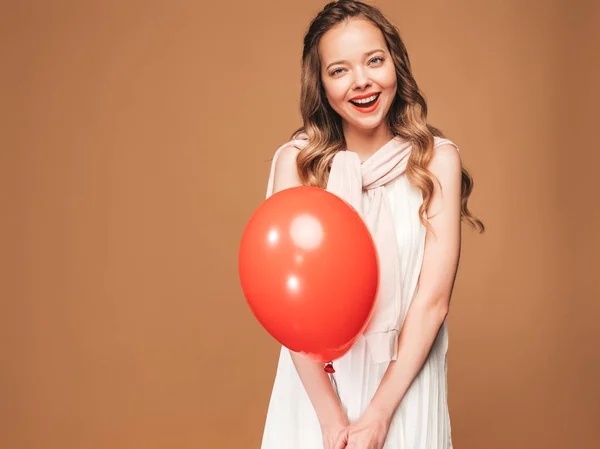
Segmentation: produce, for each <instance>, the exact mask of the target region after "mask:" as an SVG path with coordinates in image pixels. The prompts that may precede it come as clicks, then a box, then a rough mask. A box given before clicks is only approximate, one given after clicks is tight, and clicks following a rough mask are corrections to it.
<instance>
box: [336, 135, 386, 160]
mask: <svg viewBox="0 0 600 449" xmlns="http://www.w3.org/2000/svg"><path fill="white" fill-rule="evenodd" d="M393 137H394V135H393V134H392V133H391V132H390V130H389V128H388V127H387V126H378V127H377V128H375V129H372V130H364V129H358V128H355V127H352V128H346V129H344V138H345V139H346V148H347V149H348V150H349V151H352V152H354V153H356V154H358V157H359V158H360V160H361V161H366V160H367V159H368V158H370V157H371V156H372V155H373V154H375V153H376V152H377V150H379V149H380V148H381V147H382V146H384V145H385V144H386V143H388V142H389V141H390V140H391V139H392V138H393Z"/></svg>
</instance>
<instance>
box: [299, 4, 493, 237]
mask: <svg viewBox="0 0 600 449" xmlns="http://www.w3.org/2000/svg"><path fill="white" fill-rule="evenodd" d="M351 18H363V19H367V20H369V21H371V22H372V23H373V24H374V25H375V26H377V27H378V28H379V29H380V30H381V32H382V34H383V37H384V39H385V42H386V44H387V47H388V50H389V52H390V55H391V57H392V60H393V61H394V66H395V69H396V77H397V85H398V88H397V95H396V97H395V98H394V100H393V102H392V104H391V107H390V110H389V113H388V116H387V123H388V126H389V128H390V130H391V132H392V134H393V135H395V136H400V137H402V138H404V139H406V140H408V141H410V142H411V145H412V151H411V155H410V158H409V160H408V164H407V167H406V175H407V177H408V179H409V181H410V182H411V184H413V185H414V186H416V187H418V188H419V189H420V190H421V191H422V194H423V203H422V205H421V207H420V208H419V215H420V220H421V222H422V223H423V225H424V226H425V227H427V228H430V226H429V223H428V221H427V216H426V211H427V208H428V207H429V203H430V202H431V197H432V195H433V191H434V179H436V180H437V178H435V176H434V175H433V174H432V173H431V172H430V171H429V170H427V166H428V165H429V162H430V161H431V159H432V157H433V143H434V140H433V138H434V136H439V137H443V134H442V132H441V131H440V130H439V129H437V128H434V127H433V126H431V125H428V124H427V103H426V102H425V98H424V97H423V95H422V93H421V92H420V91H419V87H418V86H417V83H416V81H415V79H414V77H413V75H412V72H411V67H410V61H409V58H408V53H407V51H406V47H405V46H404V43H403V42H402V39H401V38H400V33H399V31H398V29H397V28H396V27H395V26H394V25H392V24H391V23H390V22H389V21H388V20H387V19H386V18H385V16H384V15H383V14H382V13H381V11H379V10H378V9H377V8H375V7H374V6H371V5H368V4H366V3H363V2H360V1H353V0H340V1H334V2H330V3H328V4H327V5H326V6H325V7H324V8H323V10H322V11H321V12H320V13H319V14H318V15H317V16H316V17H315V18H314V19H313V21H312V22H311V23H310V26H309V29H308V31H307V33H306V36H305V37H304V49H303V52H302V75H301V95H300V111H301V114H302V120H303V123H304V125H303V126H302V127H300V128H299V129H297V130H296V131H295V132H294V133H293V134H292V136H291V139H294V138H296V137H297V136H298V134H300V133H306V134H307V135H308V138H309V144H308V145H307V146H306V147H305V148H304V149H302V150H301V151H300V152H299V154H298V157H297V168H298V174H299V176H300V179H301V181H302V183H303V185H307V186H317V187H321V188H325V187H326V185H327V180H328V177H329V169H330V164H331V161H332V159H333V157H334V155H335V154H336V153H337V152H338V151H344V150H345V138H344V133H343V130H342V120H341V117H340V116H339V115H338V114H337V112H335V111H334V110H333V108H332V107H331V106H330V105H329V102H328V101H327V98H326V96H325V91H324V88H323V83H322V81H321V76H320V73H321V63H320V59H319V53H318V45H319V42H320V40H321V38H322V36H323V35H324V34H325V33H326V32H327V31H328V30H329V29H331V28H332V27H333V26H335V25H337V24H339V23H341V22H346V21H348V20H349V19H351ZM438 183H439V181H438ZM461 184H462V187H461V219H462V218H463V217H464V219H465V220H466V221H468V222H469V223H470V224H471V226H473V227H474V228H476V229H478V230H479V232H484V230H485V226H484V224H483V223H482V222H481V221H480V220H479V219H477V218H475V217H474V216H473V215H472V214H471V213H470V212H469V209H468V208H467V201H468V199H469V196H470V195H471V191H472V190H473V178H472V177H471V176H470V175H469V173H468V171H467V170H466V169H465V168H462V181H461Z"/></svg>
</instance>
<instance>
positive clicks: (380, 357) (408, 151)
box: [262, 1, 484, 449]
mask: <svg viewBox="0 0 600 449" xmlns="http://www.w3.org/2000/svg"><path fill="white" fill-rule="evenodd" d="M301 111H302V118H303V122H304V124H303V126H302V127H301V128H300V129H299V130H297V131H296V132H295V133H294V134H293V135H292V140H291V141H290V142H287V143H285V144H284V145H282V146H281V147H280V148H279V149H278V150H277V151H276V152H275V156H274V158H273V163H272V166H271V172H270V177H269V184H268V189H267V197H268V196H270V195H272V194H274V193H275V192H278V191H280V190H283V189H286V188H289V187H294V186H299V185H311V186H317V187H322V188H326V189H327V190H329V191H331V192H333V193H336V194H338V195H339V196H341V197H342V198H343V199H345V200H346V201H347V202H349V203H350V204H351V205H352V206H354V207H355V208H356V210H357V211H358V212H359V213H360V214H361V215H362V216H363V218H364V220H365V222H366V223H367V225H368V226H369V229H370V231H371V233H372V235H373V238H374V241H375V243H376V246H377V251H378V256H379V261H380V263H379V266H380V273H379V274H380V276H379V279H380V282H379V291H378V294H377V298H376V304H375V310H374V313H373V316H372V318H371V320H370V322H369V323H368V326H367V328H366V329H365V330H364V332H363V333H362V335H361V336H360V337H359V338H358V339H357V340H356V342H355V343H354V345H353V346H352V348H351V349H350V351H349V352H347V353H346V354H345V355H344V356H343V357H341V358H340V359H338V360H336V361H335V373H332V372H330V371H327V372H326V371H324V370H323V365H322V364H319V363H317V362H315V361H313V360H311V359H309V358H308V357H306V356H305V355H303V354H298V353H294V352H291V351H289V350H288V349H286V348H284V347H282V348H281V354H280V359H279V365H278V368H277V375H276V378H275V384H274V386H273V392H272V395H271V401H270V404H269V410H268V414H267V420H266V425H265V429H264V435H263V443H262V449H281V448H285V449H319V448H325V449H343V448H345V447H348V448H354V449H382V448H385V449H404V448H411V449H450V448H452V438H451V431H450V417H449V413H448V405H447V394H446V392H447V384H446V353H447V348H448V335H447V328H446V315H447V313H448V308H449V302H450V296H451V293H452V288H453V285H454V279H455V276H456V272H457V269H458V261H459V254H460V234H461V219H463V218H464V219H465V220H466V221H468V222H469V223H470V224H472V225H473V226H475V227H477V228H479V230H480V231H483V230H484V227H483V223H481V221H479V220H478V219H477V218H475V217H473V216H472V215H471V214H470V212H469V211H468V209H467V200H468V197H469V195H470V193H471V188H472V179H471V177H470V175H469V173H468V172H467V171H466V170H465V169H464V168H463V167H462V164H461V160H460V156H459V153H458V151H457V150H458V147H457V146H456V145H455V144H454V143H452V142H451V141H450V140H448V139H445V138H443V136H442V133H441V132H440V131H439V130H437V129H436V128H434V127H432V126H430V125H429V124H428V123H427V105H426V103H425V100H424V98H423V96H422V95H421V93H420V92H419V88H418V86H417V83H416V81H415V80H414V78H413V76H412V73H411V68H410V62H409V59H408V54H407V52H406V49H405V47H404V44H403V43H402V41H401V39H400V36H399V34H398V31H397V30H396V28H395V27H394V26H393V25H391V24H390V22H389V21H388V20H387V19H386V18H385V17H384V16H383V15H382V14H381V12H380V11H379V10H378V9H376V8H374V7H373V6H370V5H367V4H365V3H362V2H357V1H338V2H332V3H329V4H328V5H326V6H325V8H324V9H323V10H322V11H321V12H320V13H319V14H318V15H317V17H316V18H315V19H314V20H313V21H312V22H311V24H310V27H309V30H308V33H307V34H306V36H305V38H304V51H303V59H302V93H301ZM442 191H443V195H442ZM340 269H343V267H340Z"/></svg>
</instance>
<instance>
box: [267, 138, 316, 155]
mask: <svg viewBox="0 0 600 449" xmlns="http://www.w3.org/2000/svg"><path fill="white" fill-rule="evenodd" d="M307 145H308V134H306V133H304V132H297V133H295V134H294V135H293V136H292V138H291V139H290V140H288V141H287V142H285V143H284V144H283V145H281V146H279V148H277V150H276V151H275V155H274V158H280V157H284V158H295V157H296V155H297V154H298V152H299V151H300V150H302V149H303V148H305V147H306V146H307Z"/></svg>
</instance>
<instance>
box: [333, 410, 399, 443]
mask: <svg viewBox="0 0 600 449" xmlns="http://www.w3.org/2000/svg"><path fill="white" fill-rule="evenodd" d="M391 421H392V418H391V416H388V415H387V414H385V413H383V412H380V411H375V410H369V409H367V410H366V411H365V413H364V414H363V416H361V417H360V419H358V421H356V422H354V423H352V424H351V425H350V426H349V427H348V438H347V444H346V446H345V448H346V449H382V448H383V445H384V444H385V439H386V437H387V434H388V430H389V428H390V423H391ZM342 448H344V446H342ZM336 449H337V448H336Z"/></svg>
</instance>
